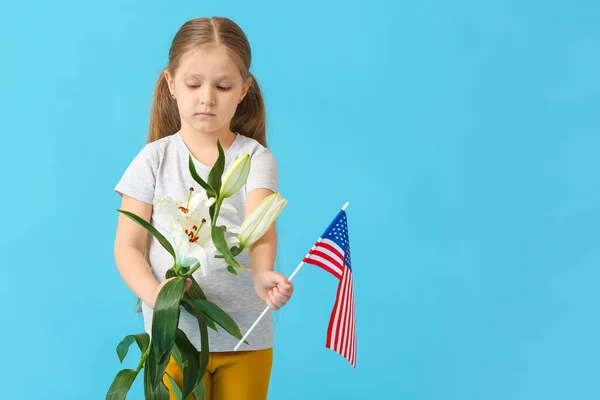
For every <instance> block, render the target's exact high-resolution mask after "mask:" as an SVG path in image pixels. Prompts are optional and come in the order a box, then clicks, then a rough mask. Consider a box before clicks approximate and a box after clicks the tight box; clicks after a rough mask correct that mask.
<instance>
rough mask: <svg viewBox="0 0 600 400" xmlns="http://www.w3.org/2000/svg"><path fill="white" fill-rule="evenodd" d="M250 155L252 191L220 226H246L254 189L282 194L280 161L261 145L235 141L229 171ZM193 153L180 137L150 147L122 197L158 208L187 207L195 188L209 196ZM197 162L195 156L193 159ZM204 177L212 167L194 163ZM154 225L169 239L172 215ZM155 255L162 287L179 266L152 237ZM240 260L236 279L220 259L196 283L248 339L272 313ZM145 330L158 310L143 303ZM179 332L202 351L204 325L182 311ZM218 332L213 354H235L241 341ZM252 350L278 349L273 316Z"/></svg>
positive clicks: (244, 256)
mask: <svg viewBox="0 0 600 400" xmlns="http://www.w3.org/2000/svg"><path fill="white" fill-rule="evenodd" d="M245 153H247V154H249V155H250V172H249V175H248V179H247V181H246V185H245V186H244V187H242V189H241V190H240V191H239V192H237V193H236V194H234V195H233V196H231V197H230V198H228V199H226V202H227V203H228V204H231V205H233V206H234V207H235V208H236V209H237V211H238V214H224V215H220V216H219V222H221V221H223V222H225V223H227V224H235V225H239V226H241V224H242V221H243V219H244V207H245V200H246V195H247V193H248V192H250V191H251V190H253V189H258V188H266V189H270V190H272V191H274V192H277V190H278V185H277V164H276V162H275V157H274V156H273V154H272V153H271V151H270V150H268V149H267V148H266V147H264V146H262V145H261V144H260V143H258V142H257V141H256V140H254V139H251V138H248V137H246V136H243V135H241V134H237V135H236V138H235V140H234V141H233V143H232V144H231V146H230V147H229V149H227V151H226V152H225V171H227V168H228V167H229V166H230V165H231V164H232V163H233V162H234V161H235V160H236V159H237V158H238V157H239V156H240V155H242V154H245ZM190 154H191V153H190V152H189V149H188V147H187V146H186V144H185V142H184V141H183V138H182V137H181V135H180V132H177V133H175V134H173V135H171V136H167V137H165V138H162V139H160V140H157V141H154V142H152V143H148V144H147V145H146V146H145V147H144V148H143V149H142V150H141V151H140V152H139V154H138V155H137V156H136V157H135V158H134V159H133V161H132V162H131V164H130V165H129V167H128V168H127V169H126V171H125V173H124V174H123V176H122V178H121V180H120V181H119V182H118V184H117V185H116V187H115V189H114V190H115V191H116V192H117V193H118V194H119V195H123V194H124V195H127V196H129V197H133V198H134V199H137V200H140V201H143V202H145V203H148V204H152V203H153V200H154V198H155V196H171V197H172V198H173V199H175V200H176V201H181V202H185V201H187V198H188V194H189V188H190V187H193V188H194V193H197V191H198V190H204V189H202V187H201V186H200V185H199V184H198V183H197V182H196V181H194V179H193V178H192V176H191V174H190V172H189V166H188V162H189V158H188V157H189V156H190ZM192 158H193V156H192ZM193 161H194V165H195V167H196V171H197V172H198V175H200V177H202V179H204V180H205V181H206V180H207V179H208V173H209V172H210V167H208V166H207V165H205V164H202V163H201V162H199V161H198V160H196V159H195V158H193ZM151 223H152V225H153V226H154V227H155V228H156V229H158V230H159V231H160V232H161V233H162V234H163V235H165V236H166V237H170V236H169V235H168V229H169V219H168V217H167V216H166V215H161V213H159V212H157V211H156V208H155V209H154V210H153V213H152V218H151ZM150 237H151V241H150V249H149V253H148V256H149V260H150V266H151V269H152V273H153V274H154V276H155V278H156V279H157V280H158V281H159V282H162V281H164V280H165V273H166V271H167V270H168V269H169V268H171V267H172V266H173V257H172V256H171V255H170V254H169V253H168V252H167V251H166V250H165V249H164V248H163V247H162V246H161V244H160V243H159V242H158V241H157V240H156V239H155V238H154V237H153V236H152V235H150ZM236 259H237V260H238V261H239V262H240V264H242V266H244V267H245V268H246V269H245V270H243V271H240V270H239V269H238V270H237V271H238V275H233V274H231V273H230V272H228V271H227V269H226V268H227V264H226V263H225V262H224V261H223V259H216V260H215V263H214V268H211V271H210V273H209V274H208V275H207V276H206V277H205V276H203V275H202V273H201V271H200V270H197V271H196V272H194V278H195V279H196V281H197V282H198V284H199V285H200V287H201V288H202V290H203V291H204V293H205V294H206V297H207V299H208V300H209V301H211V302H213V303H215V304H217V305H218V306H219V307H221V308H222V309H223V310H224V311H225V312H227V313H228V314H229V315H230V316H231V317H232V318H233V319H234V321H235V322H236V323H237V324H238V326H239V327H240V330H241V331H242V334H244V333H246V331H247V330H248V329H249V328H250V326H251V325H252V324H253V323H254V321H255V320H256V318H258V317H259V315H260V314H261V312H262V311H263V310H264V309H265V307H266V302H265V301H264V300H262V299H261V298H260V297H258V295H257V294H256V292H255V291H254V283H253V282H252V277H251V273H250V262H249V256H248V250H244V251H243V252H242V253H240V254H239V255H238V256H237V257H236ZM142 312H143V316H144V327H145V330H146V332H147V333H149V334H151V333H152V309H151V308H150V307H148V306H147V305H146V304H145V303H143V302H142ZM179 328H180V329H181V330H183V331H184V332H185V333H186V335H187V337H188V338H189V340H190V341H191V342H192V343H193V344H194V346H195V347H196V348H197V349H198V350H200V331H199V328H198V321H197V319H196V318H195V317H193V316H192V315H190V314H189V313H188V312H187V311H185V310H184V309H183V307H182V308H181V314H180V319H179ZM217 328H218V330H219V331H218V332H215V331H214V330H212V329H210V328H209V329H208V333H209V335H208V336H209V345H210V351H216V352H220V351H232V350H233V348H234V347H235V345H237V343H238V339H236V338H234V337H233V336H231V335H230V334H229V333H227V332H226V331H225V330H224V329H223V328H221V327H219V326H218V325H217ZM247 341H248V343H249V345H247V344H242V346H241V347H240V350H262V349H266V348H270V347H272V346H273V321H272V316H271V311H269V312H268V314H267V315H266V316H265V318H263V319H262V320H261V321H260V323H259V324H258V326H257V327H256V328H255V329H254V330H253V331H252V333H251V334H250V336H249V337H248V339H247Z"/></svg>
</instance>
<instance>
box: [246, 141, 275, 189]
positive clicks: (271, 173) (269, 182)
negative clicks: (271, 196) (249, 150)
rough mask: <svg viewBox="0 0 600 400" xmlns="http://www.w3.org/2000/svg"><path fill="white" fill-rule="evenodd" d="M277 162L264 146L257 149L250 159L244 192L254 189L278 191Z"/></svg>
mask: <svg viewBox="0 0 600 400" xmlns="http://www.w3.org/2000/svg"><path fill="white" fill-rule="evenodd" d="M277 179H278V178H277V162H276V160H275V156H274V155H273V153H271V151H270V150H269V149H267V148H266V147H263V148H261V149H260V150H259V151H257V152H256V153H255V154H254V155H253V156H252V158H251V159H250V172H249V173H248V179H246V193H248V192H250V191H251V190H254V189H270V190H272V191H273V192H277V191H278V182H277Z"/></svg>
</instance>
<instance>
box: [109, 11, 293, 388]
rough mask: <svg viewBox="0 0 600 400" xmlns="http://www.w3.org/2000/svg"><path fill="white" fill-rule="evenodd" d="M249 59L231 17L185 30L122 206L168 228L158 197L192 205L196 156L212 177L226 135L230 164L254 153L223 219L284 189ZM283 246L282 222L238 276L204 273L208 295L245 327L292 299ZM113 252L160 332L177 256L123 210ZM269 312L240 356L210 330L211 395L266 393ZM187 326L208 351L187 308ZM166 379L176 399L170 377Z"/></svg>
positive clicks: (215, 268) (216, 269) (217, 264)
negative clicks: (158, 311)
mask: <svg viewBox="0 0 600 400" xmlns="http://www.w3.org/2000/svg"><path fill="white" fill-rule="evenodd" d="M250 60H251V53H250V45H249V43H248V40H247V38H246V35H245V34H244V33H243V32H242V30H241V29H240V27H239V26H238V25H236V24H235V23H234V22H233V21H231V20H229V19H226V18H217V17H214V18H198V19H193V20H190V21H188V22H186V23H185V24H184V25H183V26H182V27H181V28H180V29H179V31H178V32H177V34H176V35H175V37H174V39H173V42H172V44H171V48H170V50H169V64H168V65H167V67H166V68H165V70H164V71H163V72H161V74H160V76H159V78H158V83H157V86H156V89H155V92H154V99H153V103H152V111H151V116H150V129H149V136H148V144H147V145H146V146H145V147H144V148H143V149H142V150H141V151H140V153H139V154H138V155H137V156H136V157H135V158H134V159H133V161H132V162H131V164H130V165H129V167H128V168H127V170H126V171H125V173H124V174H123V176H122V178H121V180H120V181H119V182H118V184H117V186H116V187H115V191H116V192H117V193H118V194H119V195H121V196H122V204H121V207H120V208H121V209H124V210H128V211H131V212H133V213H135V214H137V215H139V216H140V217H142V218H144V219H146V220H147V221H149V222H150V223H151V224H152V225H153V226H155V227H156V228H157V229H158V230H159V231H161V232H162V233H165V232H168V228H169V221H168V217H167V216H166V215H163V214H162V213H160V212H158V209H155V210H154V211H153V206H152V204H153V201H154V200H155V198H156V197H157V196H171V197H173V198H174V199H175V200H179V201H181V202H182V203H185V201H186V200H187V198H188V195H189V192H190V188H193V189H194V190H195V191H198V190H203V189H202V188H201V187H200V186H199V185H198V184H197V183H196V182H195V181H194V180H193V178H192V177H191V175H190V172H189V167H188V161H189V155H191V156H192V158H193V162H194V164H195V167H196V170H197V172H198V174H199V175H200V176H201V177H202V178H203V179H205V180H206V179H207V177H208V173H209V171H210V168H211V167H212V166H213V165H214V163H215V161H216V159H217V156H218V150H217V145H216V142H217V139H218V140H219V141H220V143H221V145H222V146H223V149H224V151H225V170H227V168H228V167H229V166H230V165H231V163H232V162H233V161H235V159H236V158H237V157H238V156H240V155H242V154H250V157H251V169H250V173H249V175H248V179H247V181H246V185H245V186H244V187H243V188H242V189H241V190H240V191H239V192H238V193H236V194H235V195H233V196H232V197H230V198H228V199H227V202H228V203H229V204H231V205H233V206H234V207H235V208H236V209H237V210H238V214H227V215H220V216H219V221H221V219H223V221H225V222H227V225H241V223H242V221H243V219H244V215H247V214H248V213H250V212H251V211H252V210H253V209H254V208H255V207H256V206H257V204H258V203H259V202H260V201H261V200H262V199H264V198H265V197H267V196H268V195H269V194H271V193H273V192H276V191H277V190H278V188H277V185H278V183H277V165H276V162H275V158H274V157H273V154H272V153H271V152H270V151H269V150H268V149H267V147H266V139H265V108H264V103H263V99H262V95H261V92H260V88H259V86H258V83H257V82H256V81H255V80H254V78H253V76H252V74H251V73H250V72H249V69H250ZM196 193H197V192H196ZM276 247H277V234H276V230H275V224H273V225H272V226H271V227H270V228H269V230H268V231H267V233H266V234H265V235H264V236H263V237H262V238H261V239H260V240H259V241H257V242H256V243H255V244H254V245H253V246H252V247H251V248H250V249H249V251H248V250H244V252H242V253H241V254H240V255H239V256H238V257H237V259H238V261H239V262H240V264H242V265H245V266H250V268H246V269H245V270H244V271H240V272H239V275H238V276H236V275H233V274H231V273H230V272H228V271H227V269H226V268H227V265H226V264H225V263H224V262H223V260H222V259H216V260H215V261H214V262H213V263H212V267H211V270H210V272H209V273H207V274H206V276H205V275H204V274H203V273H202V272H201V269H199V270H197V271H196V272H195V273H194V278H195V279H196V280H197V281H198V283H199V284H200V286H201V287H202V289H203V291H204V292H205V294H206V296H207V298H208V299H209V300H210V301H212V302H214V303H216V304H217V305H219V306H220V307H221V308H222V309H223V310H225V312H227V313H228V314H229V315H230V316H231V317H232V318H233V319H234V320H235V321H236V322H237V324H238V325H239V327H240V329H241V331H242V333H244V332H246V331H247V330H248V328H249V327H250V326H251V325H252V323H253V322H254V321H255V319H256V318H257V317H258V316H259V315H260V313H261V312H262V310H263V309H264V308H265V302H266V304H267V305H268V306H269V308H270V309H271V310H275V309H278V308H280V307H282V306H283V305H284V304H285V303H286V302H287V301H288V300H289V299H290V296H291V295H292V292H293V285H292V283H291V282H290V281H289V280H288V279H286V278H285V277H284V276H283V275H281V274H279V273H277V272H275V271H274V270H273V267H274V262H275V253H276ZM114 252H115V261H116V264H117V268H118V270H119V272H120V274H121V276H122V277H123V280H124V281H125V283H126V284H127V286H128V287H129V288H130V289H131V290H132V292H134V293H135V295H136V296H137V297H138V298H139V299H141V301H142V312H143V316H144V326H145V330H146V332H148V333H151V326H152V310H153V308H154V304H155V302H156V298H157V295H158V293H159V291H160V290H161V288H162V287H163V286H164V284H165V283H166V280H165V272H166V271H167V270H168V269H169V268H170V267H171V266H172V263H173V259H172V257H171V256H170V255H169V253H167V252H166V251H165V250H164V248H163V247H162V246H161V245H160V243H158V241H157V240H156V239H155V238H154V237H153V236H151V235H149V234H148V232H147V231H146V230H145V229H144V228H142V227H140V226H139V225H137V224H136V223H135V222H133V221H131V220H130V219H129V218H127V217H126V216H124V215H122V214H119V219H118V225H117V232H116V240H115V248H114ZM188 283H189V282H188ZM269 314H270V313H269ZM268 317H269V318H265V319H264V320H262V321H261V322H260V324H259V325H258V326H257V327H256V329H255V330H254V331H253V332H252V334H251V335H250V336H249V337H248V339H247V341H248V343H249V345H246V344H244V345H243V346H242V347H241V348H240V351H237V352H233V348H234V347H235V345H236V344H237V342H238V340H237V339H235V338H234V337H232V336H231V335H230V334H228V333H227V332H225V331H224V330H223V329H219V331H218V332H215V331H213V330H209V343H210V351H211V353H210V356H209V363H208V368H207V370H206V373H205V375H204V383H205V387H206V399H207V400H211V399H213V400H222V399H223V400H238V399H239V400H242V399H247V400H257V399H265V398H266V397H267V390H268V386H269V379H270V374H271V365H272V357H273V354H272V346H273V324H272V319H271V318H270V315H268ZM179 328H180V329H182V330H183V331H184V332H185V333H186V335H187V337H188V338H189V339H190V341H191V342H192V343H193V344H194V346H195V347H196V349H198V350H200V333H199V329H198V322H197V320H196V319H195V318H194V317H193V316H191V315H190V314H188V313H187V312H186V311H185V310H183V309H182V310H181V316H180V323H179ZM166 373H167V374H169V375H170V376H171V377H173V378H174V380H175V381H176V382H177V384H178V385H179V386H180V387H181V384H182V380H183V377H182V372H181V371H180V370H179V369H178V367H177V364H176V363H175V362H174V360H173V359H172V358H171V360H170V362H169V365H168V367H167V370H166ZM163 381H164V382H165V385H166V386H167V388H168V389H169V392H170V398H171V399H174V398H175V395H174V392H173V390H172V388H171V385H170V382H169V380H168V379H167V377H166V376H165V379H163ZM189 398H190V399H191V398H192V397H191V396H190V397H189Z"/></svg>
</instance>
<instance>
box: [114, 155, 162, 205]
mask: <svg viewBox="0 0 600 400" xmlns="http://www.w3.org/2000/svg"><path fill="white" fill-rule="evenodd" d="M156 165H157V164H156V160H155V154H154V151H152V148H151V146H150V145H149V144H147V145H146V146H145V147H144V148H143V149H142V150H141V151H140V152H139V153H138V155H137V156H135V158H134V159H133V161H131V163H130V164H129V166H128V167H127V169H126V170H125V172H124V173H123V176H122V177H121V179H120V180H119V182H118V183H117V186H115V189H114V190H115V192H117V193H118V194H119V195H120V196H122V195H126V196H129V197H132V198H134V199H136V200H139V201H143V202H144V203H148V204H152V201H153V200H154V187H155V184H156Z"/></svg>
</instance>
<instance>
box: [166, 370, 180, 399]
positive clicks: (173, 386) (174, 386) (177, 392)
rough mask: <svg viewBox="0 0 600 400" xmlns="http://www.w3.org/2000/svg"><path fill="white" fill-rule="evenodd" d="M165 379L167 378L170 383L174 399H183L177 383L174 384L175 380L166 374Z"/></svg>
mask: <svg viewBox="0 0 600 400" xmlns="http://www.w3.org/2000/svg"><path fill="white" fill-rule="evenodd" d="M167 377H168V378H169V382H171V389H173V394H174V395H175V399H176V400H182V399H183V398H184V397H183V395H182V394H181V389H179V386H178V385H177V382H175V379H173V378H172V377H171V375H169V374H167Z"/></svg>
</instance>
